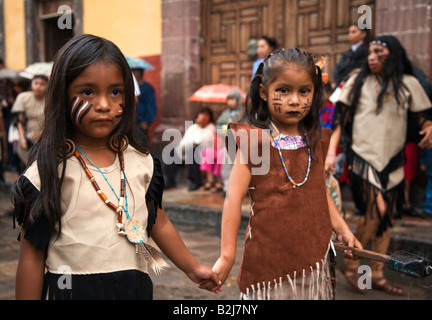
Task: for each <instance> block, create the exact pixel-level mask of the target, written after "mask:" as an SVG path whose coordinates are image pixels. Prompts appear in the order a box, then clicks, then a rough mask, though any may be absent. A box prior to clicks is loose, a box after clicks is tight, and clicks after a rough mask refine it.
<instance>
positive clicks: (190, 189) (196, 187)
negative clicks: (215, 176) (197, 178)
mask: <svg viewBox="0 0 432 320" xmlns="http://www.w3.org/2000/svg"><path fill="white" fill-rule="evenodd" d="M200 186H201V185H199V184H197V183H191V184H190V185H189V187H188V191H195V190H198V189H199V187H200Z"/></svg>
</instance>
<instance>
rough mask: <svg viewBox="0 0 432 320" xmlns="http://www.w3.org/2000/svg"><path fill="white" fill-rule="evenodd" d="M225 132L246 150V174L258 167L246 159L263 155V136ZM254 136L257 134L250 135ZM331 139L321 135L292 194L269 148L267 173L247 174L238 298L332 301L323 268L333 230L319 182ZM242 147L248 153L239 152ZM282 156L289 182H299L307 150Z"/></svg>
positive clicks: (235, 129)
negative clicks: (248, 205)
mask: <svg viewBox="0 0 432 320" xmlns="http://www.w3.org/2000/svg"><path fill="white" fill-rule="evenodd" d="M229 128H230V129H231V130H229V132H228V141H230V140H231V142H230V143H232V141H233V139H234V138H235V141H236V144H237V146H238V147H239V148H240V150H242V152H244V151H245V150H248V155H247V158H244V159H248V161H247V162H248V166H249V168H250V169H251V170H252V169H253V168H254V167H258V166H260V165H261V164H259V163H256V160H255V159H252V157H251V155H254V154H255V155H257V154H262V152H266V151H265V149H263V148H262V145H263V141H264V139H270V137H269V134H268V132H266V131H264V130H262V129H260V128H257V127H252V126H250V125H248V124H240V123H233V124H230V127H229ZM254 130H255V133H257V132H258V134H251V132H252V131H254ZM330 134H331V132H330V130H328V129H324V130H323V137H322V140H321V141H320V142H318V144H317V147H316V150H315V153H316V156H317V161H313V160H312V163H311V171H310V174H309V179H308V180H307V182H306V183H305V184H304V185H302V186H300V187H295V188H294V185H293V184H292V183H291V182H290V181H289V180H288V178H287V176H286V174H285V171H284V169H283V167H282V163H281V160H280V157H279V153H278V150H277V148H276V147H274V146H273V145H270V158H269V159H268V160H269V161H270V169H269V171H268V172H267V173H265V174H256V175H254V174H253V172H252V171H251V173H252V176H251V181H250V185H249V195H250V198H251V211H250V218H249V224H248V227H247V231H246V239H245V247H244V255H243V259H242V263H241V266H240V271H239V275H238V279H237V282H238V285H239V288H240V292H241V293H242V298H244V299H332V292H333V290H332V285H331V279H330V274H329V262H328V253H329V247H330V238H331V235H332V227H331V223H330V215H329V211H328V203H327V190H326V184H325V177H324V160H325V155H326V153H327V147H328V143H329V139H330ZM251 137H258V138H257V140H256V139H254V138H251ZM267 141H268V140H267ZM244 144H247V148H244V149H242V147H241V146H242V145H244ZM256 148H258V150H257V149H256ZM281 152H282V155H283V158H284V160H285V165H286V167H287V169H288V172H289V174H290V176H291V177H292V178H293V180H294V181H296V182H301V181H303V179H304V178H305V175H306V172H307V167H308V151H307V147H306V146H304V145H303V146H301V147H298V148H296V149H291V150H282V151H281ZM254 160H255V161H254Z"/></svg>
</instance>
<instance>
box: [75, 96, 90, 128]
mask: <svg viewBox="0 0 432 320" xmlns="http://www.w3.org/2000/svg"><path fill="white" fill-rule="evenodd" d="M87 105H88V101H86V102H85V103H84V104H83V106H82V107H80V108H79V110H78V112H77V115H76V117H75V122H77V123H79V122H78V119H79V116H80V114H81V112H82V111H83V110H84V109H85V108H87Z"/></svg>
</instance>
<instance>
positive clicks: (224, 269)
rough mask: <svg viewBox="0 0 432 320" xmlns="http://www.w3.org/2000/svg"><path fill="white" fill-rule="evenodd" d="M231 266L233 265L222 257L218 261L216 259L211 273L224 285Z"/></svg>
mask: <svg viewBox="0 0 432 320" xmlns="http://www.w3.org/2000/svg"><path fill="white" fill-rule="evenodd" d="M232 266H233V263H230V262H228V261H227V260H226V259H224V258H223V257H219V259H217V261H216V263H215V264H214V266H213V271H214V272H215V273H216V274H217V275H218V277H219V279H220V280H221V281H222V283H225V281H226V279H227V278H228V276H229V273H230V272H231V268H232Z"/></svg>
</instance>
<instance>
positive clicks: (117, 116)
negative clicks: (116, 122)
mask: <svg viewBox="0 0 432 320" xmlns="http://www.w3.org/2000/svg"><path fill="white" fill-rule="evenodd" d="M120 107H121V108H122V109H121V110H119V111H118V112H119V113H120V114H119V115H116V116H115V118H121V117H122V115H123V109H124V105H122V104H121V103H120Z"/></svg>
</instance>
